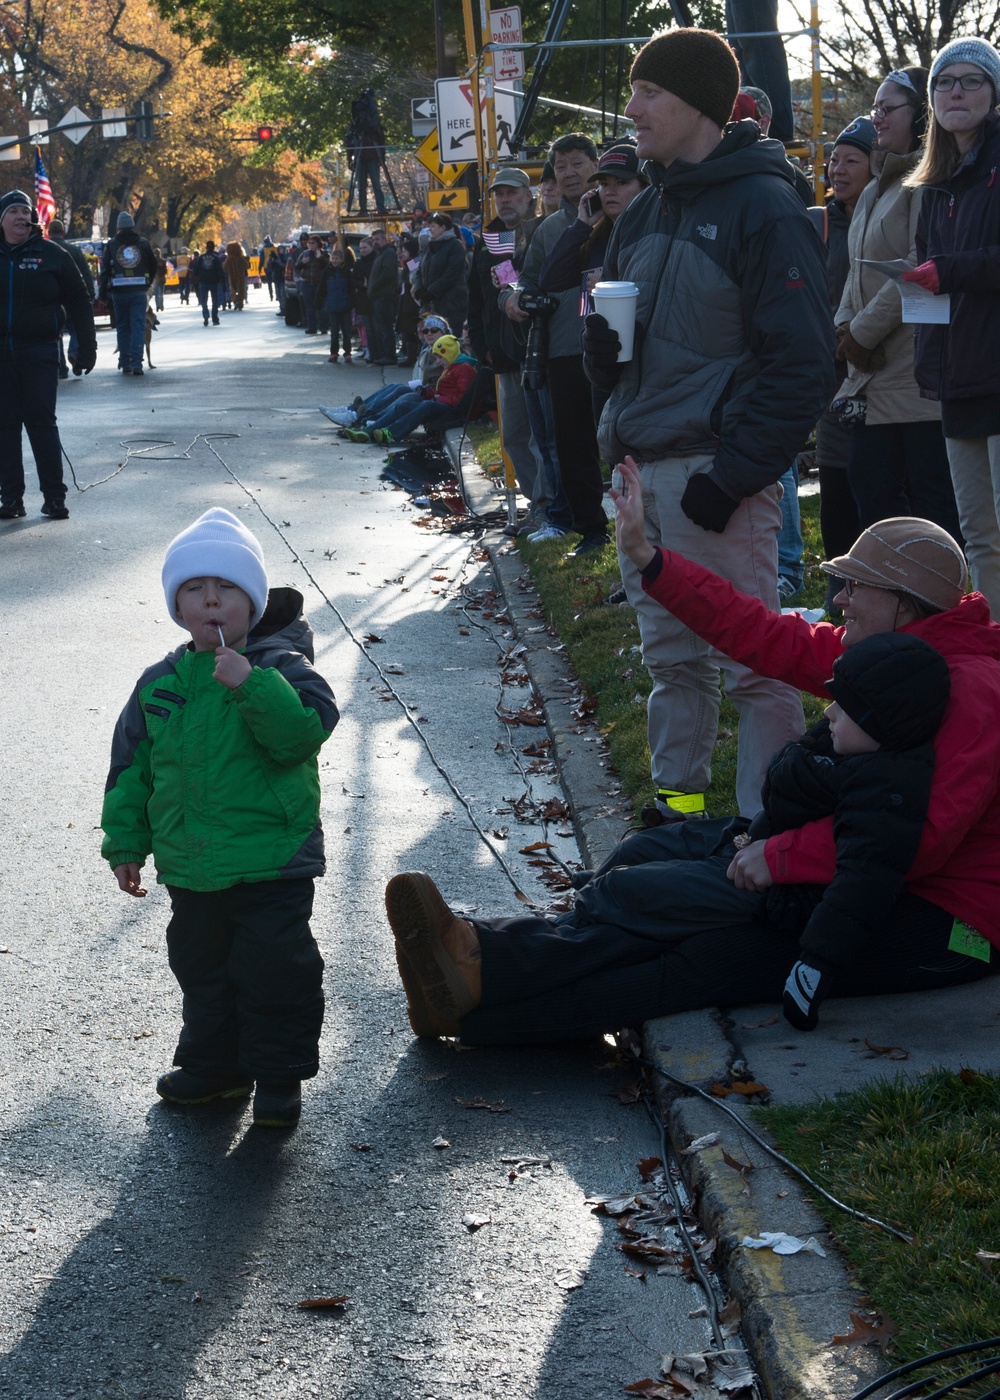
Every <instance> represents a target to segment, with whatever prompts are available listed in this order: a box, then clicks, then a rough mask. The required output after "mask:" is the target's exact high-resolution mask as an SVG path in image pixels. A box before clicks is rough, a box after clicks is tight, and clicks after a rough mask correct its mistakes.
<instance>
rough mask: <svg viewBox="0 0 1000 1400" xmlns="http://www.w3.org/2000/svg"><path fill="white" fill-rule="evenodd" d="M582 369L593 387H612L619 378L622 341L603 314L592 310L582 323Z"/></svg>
mask: <svg viewBox="0 0 1000 1400" xmlns="http://www.w3.org/2000/svg"><path fill="white" fill-rule="evenodd" d="M583 328H584V329H583V370H584V373H585V374H586V376H587V378H588V379H589V380H590V382H591V384H593V386H594V388H595V389H605V390H607V389H613V388H614V387H615V385H616V384H617V383H618V380H619V379H620V378H621V372H622V366H621V365H620V364H619V363H618V351H619V350H620V349H621V348H622V343H621V341H620V340H619V339H618V332H617V331H613V330H612V329H611V327H610V326H609V325H608V323H607V321H606V320H605V319H604V317H603V316H599V315H598V314H597V312H596V311H595V312H593V313H592V314H591V315H590V316H588V317H587V318H586V320H585V321H584V323H583Z"/></svg>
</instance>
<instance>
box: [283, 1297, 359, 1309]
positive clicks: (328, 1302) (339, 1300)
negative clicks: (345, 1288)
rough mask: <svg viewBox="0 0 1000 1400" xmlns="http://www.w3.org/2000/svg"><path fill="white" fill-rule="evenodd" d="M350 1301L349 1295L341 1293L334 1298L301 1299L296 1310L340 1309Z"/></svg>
mask: <svg viewBox="0 0 1000 1400" xmlns="http://www.w3.org/2000/svg"><path fill="white" fill-rule="evenodd" d="M350 1301H351V1298H350V1294H348V1293H341V1294H340V1295H339V1296H338V1297H336V1298H303V1299H302V1301H301V1303H296V1304H295V1306H296V1307H297V1308H342V1307H343V1306H344V1304H345V1303H349V1302H350Z"/></svg>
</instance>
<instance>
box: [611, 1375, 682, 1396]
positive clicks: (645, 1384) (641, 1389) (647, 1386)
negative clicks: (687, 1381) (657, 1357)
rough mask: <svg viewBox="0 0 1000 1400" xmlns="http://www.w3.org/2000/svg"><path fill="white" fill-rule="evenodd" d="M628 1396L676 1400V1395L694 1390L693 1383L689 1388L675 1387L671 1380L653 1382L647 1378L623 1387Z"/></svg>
mask: <svg viewBox="0 0 1000 1400" xmlns="http://www.w3.org/2000/svg"><path fill="white" fill-rule="evenodd" d="M625 1389H626V1391H627V1392H628V1394H629V1395H642V1396H645V1398H646V1400H676V1397H677V1395H678V1393H680V1394H682V1395H683V1394H684V1393H685V1391H686V1392H687V1394H688V1395H690V1394H691V1392H692V1391H693V1390H694V1389H696V1387H695V1385H694V1383H693V1382H692V1384H691V1385H690V1386H680V1385H675V1384H674V1382H673V1381H672V1380H664V1381H654V1380H651V1379H649V1378H648V1377H647V1378H646V1380H644V1381H633V1382H632V1384H631V1385H627V1386H626V1387H625Z"/></svg>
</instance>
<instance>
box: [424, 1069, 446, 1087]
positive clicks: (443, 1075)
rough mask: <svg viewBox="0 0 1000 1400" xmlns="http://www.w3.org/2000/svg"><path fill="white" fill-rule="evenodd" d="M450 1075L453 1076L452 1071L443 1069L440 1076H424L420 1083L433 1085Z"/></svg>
mask: <svg viewBox="0 0 1000 1400" xmlns="http://www.w3.org/2000/svg"><path fill="white" fill-rule="evenodd" d="M449 1074H451V1070H450V1069H443V1070H441V1071H440V1073H439V1074H422V1075H421V1076H420V1082H421V1084H432V1083H433V1082H434V1080H435V1079H447V1078H448V1076H449Z"/></svg>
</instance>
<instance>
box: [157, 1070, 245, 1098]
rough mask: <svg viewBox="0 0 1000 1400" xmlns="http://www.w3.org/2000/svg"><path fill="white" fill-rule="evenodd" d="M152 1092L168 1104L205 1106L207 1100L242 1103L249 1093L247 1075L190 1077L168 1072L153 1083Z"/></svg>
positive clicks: (182, 1072) (194, 1075)
mask: <svg viewBox="0 0 1000 1400" xmlns="http://www.w3.org/2000/svg"><path fill="white" fill-rule="evenodd" d="M156 1092H157V1093H158V1094H159V1096H160V1098H161V1099H168V1100H169V1102H170V1103H208V1101H209V1099H245V1098H246V1097H247V1095H248V1094H251V1093H253V1080H252V1079H251V1078H250V1076H249V1075H248V1074H192V1073H191V1072H190V1071H189V1070H186V1069H172V1070H170V1071H169V1072H168V1073H167V1074H161V1075H160V1077H159V1079H158V1080H157V1081H156Z"/></svg>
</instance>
